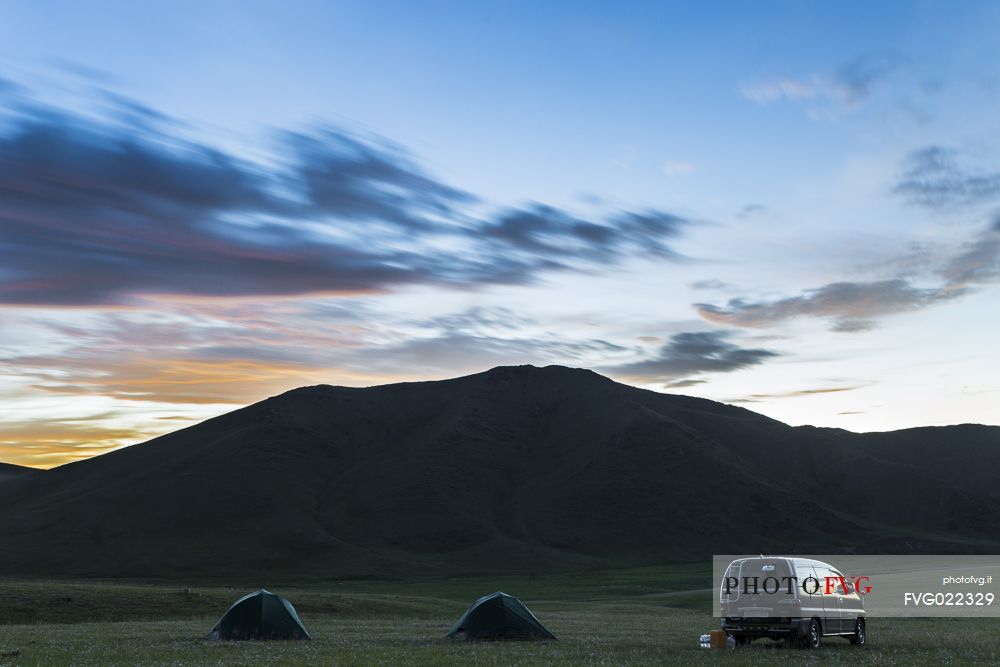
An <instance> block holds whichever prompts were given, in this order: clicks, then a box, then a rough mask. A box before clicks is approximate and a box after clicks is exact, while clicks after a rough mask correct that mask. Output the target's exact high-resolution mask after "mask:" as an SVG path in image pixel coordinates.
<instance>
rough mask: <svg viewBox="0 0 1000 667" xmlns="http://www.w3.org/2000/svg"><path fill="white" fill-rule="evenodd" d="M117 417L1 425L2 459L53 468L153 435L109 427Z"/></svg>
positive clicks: (6, 461) (1, 423) (130, 429)
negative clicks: (108, 423) (110, 421)
mask: <svg viewBox="0 0 1000 667" xmlns="http://www.w3.org/2000/svg"><path fill="white" fill-rule="evenodd" d="M113 416H114V415H107V414H99V415H93V416H90V417H83V418H74V419H52V418H50V419H45V420H44V421H39V420H30V421H4V422H0V460H2V461H4V462H5V463H14V464H17V465H25V466H34V467H38V468H51V467H53V466H57V465H61V464H63V463H69V462H71V461H78V460H81V459H87V458H90V457H92V456H97V455H98V454H104V453H105V452H108V451H111V450H112V449H117V448H119V447H122V446H124V445H130V444H133V443H135V442H140V441H142V440H145V439H146V438H148V437H149V436H150V435H151V434H152V432H151V431H149V430H144V429H135V428H130V427H124V426H123V427H115V426H109V425H107V423H106V422H107V420H108V419H109V418H111V417H113Z"/></svg>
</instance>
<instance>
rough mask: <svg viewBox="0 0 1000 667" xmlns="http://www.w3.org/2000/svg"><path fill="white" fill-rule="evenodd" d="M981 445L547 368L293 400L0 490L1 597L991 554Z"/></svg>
mask: <svg viewBox="0 0 1000 667" xmlns="http://www.w3.org/2000/svg"><path fill="white" fill-rule="evenodd" d="M998 466H1000V427H987V426H974V425H964V426H955V427H945V428H926V429H911V430H906V431H898V432H893V433H885V434H863V435H858V434H853V433H850V432H846V431H840V430H836V429H817V428H811V427H800V428H793V427H790V426H787V425H785V424H782V423H780V422H777V421H775V420H772V419H769V418H767V417H764V416H762V415H758V414H755V413H753V412H750V411H748V410H745V409H742V408H738V407H733V406H728V405H722V404H719V403H714V402H712V401H708V400H704V399H697V398H690V397H684V396H675V395H667V394H659V393H655V392H649V391H644V390H640V389H636V388H633V387H629V386H626V385H622V384H618V383H615V382H613V381H611V380H609V379H608V378H605V377H602V376H600V375H597V374H595V373H593V372H590V371H586V370H579V369H569V368H564V367H559V366H549V367H546V368H535V367H532V366H521V367H501V368H495V369H493V370H491V371H487V372H485V373H479V374H476V375H470V376H467V377H461V378H456V379H452V380H445V381H440V382H419V383H404V384H396V385H386V386H381V387H371V388H365V389H354V388H345V387H330V386H316V387H305V388H301V389H296V390H293V391H290V392H287V393H285V394H282V395H280V396H276V397H274V398H270V399H268V400H266V401H262V402H260V403H257V404H254V405H251V406H248V407H246V408H243V409H241V410H237V411H235V412H231V413H229V414H226V415H223V416H221V417H217V418H215V419H211V420H208V421H206V422H204V423H202V424H199V425H196V426H193V427H190V428H187V429H183V430H181V431H177V432H175V433H172V434H169V435H165V436H162V437H160V438H156V439H154V440H151V441H149V442H147V443H144V444H141V445H137V446H134V447H129V448H126V449H123V450H119V451H116V452H112V453H110V454H106V455H104V456H100V457H97V458H94V459H90V460H87V461H82V462H78V463H73V464H69V465H66V466H62V467H60V468H56V469H54V470H52V471H49V472H48V473H46V474H44V475H32V476H30V477H27V478H23V479H18V480H13V481H10V482H7V483H4V484H3V485H2V487H0V508H2V509H0V534H3V535H4V536H5V539H4V540H2V541H0V566H2V567H3V570H4V572H6V573H9V574H59V575H71V574H94V575H128V576H155V577H171V576H197V575H199V574H209V573H215V574H219V573H223V574H224V573H230V574H233V575H239V574H241V573H246V572H255V571H261V570H264V571H271V572H273V571H282V572H289V573H293V574H295V573H301V574H307V573H313V574H316V573H323V574H324V575H326V576H329V577H339V576H352V575H365V574H376V575H393V574H400V573H403V572H413V571H427V572H441V571H461V572H467V571H483V570H489V569H492V568H503V569H506V570H531V571H535V570H543V569H547V568H556V567H579V566H587V565H601V564H617V563H623V564H624V563H640V562H650V561H662V560H682V559H696V558H704V557H706V556H709V555H711V554H712V553H730V552H734V551H753V552H766V551H791V550H794V551H798V552H808V551H814V552H818V551H831V550H852V549H854V548H857V549H859V550H867V551H890V550H892V551H900V550H905V551H933V552H938V553H940V552H945V551H952V550H955V551H965V552H968V551H988V552H992V553H995V552H996V549H997V548H998V546H1000V504H998V503H997V500H998V499H1000V498H998V495H1000V494H998V493H997V491H996V490H995V485H994V483H993V479H994V478H995V477H994V475H992V474H991V471H995V470H997V469H998Z"/></svg>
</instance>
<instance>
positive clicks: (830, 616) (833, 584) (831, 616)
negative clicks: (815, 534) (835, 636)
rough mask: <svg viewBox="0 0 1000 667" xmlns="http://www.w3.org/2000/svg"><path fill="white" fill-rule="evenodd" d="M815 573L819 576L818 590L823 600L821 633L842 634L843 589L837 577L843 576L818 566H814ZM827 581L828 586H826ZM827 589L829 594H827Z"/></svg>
mask: <svg viewBox="0 0 1000 667" xmlns="http://www.w3.org/2000/svg"><path fill="white" fill-rule="evenodd" d="M816 573H817V574H818V575H819V583H820V589H819V590H820V593H822V598H823V616H824V621H823V632H829V633H837V632H844V629H843V622H842V619H843V614H842V613H841V607H843V606H844V588H843V587H842V586H841V585H840V581H839V577H842V576H843V575H842V574H840V573H839V572H837V571H835V570H831V569H830V568H828V567H822V566H819V565H817V566H816ZM828 581H829V586H828V585H827V582H828ZM828 589H829V591H830V592H829V593H827V590H828Z"/></svg>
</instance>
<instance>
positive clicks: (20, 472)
mask: <svg viewBox="0 0 1000 667" xmlns="http://www.w3.org/2000/svg"><path fill="white" fill-rule="evenodd" d="M38 472H39V471H38V470H36V469H34V468H26V467H25V466H16V465H11V464H10V463H0V482H6V481H7V480H9V479H18V478H19V477H23V476H25V475H33V474H36V473H38Z"/></svg>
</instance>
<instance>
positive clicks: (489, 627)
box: [448, 591, 556, 639]
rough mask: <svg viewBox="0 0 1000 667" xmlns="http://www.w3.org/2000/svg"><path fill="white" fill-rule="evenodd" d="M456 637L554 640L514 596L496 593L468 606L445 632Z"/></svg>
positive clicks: (553, 636)
mask: <svg viewBox="0 0 1000 667" xmlns="http://www.w3.org/2000/svg"><path fill="white" fill-rule="evenodd" d="M448 636H449V637H452V638H455V639H555V638H556V637H555V635H553V634H552V633H551V632H549V631H548V630H546V629H545V627H544V626H543V625H542V624H541V623H539V622H538V619H537V618H535V615H534V614H532V613H531V611H530V610H529V609H528V608H527V607H525V606H524V604H523V603H522V602H521V601H520V600H518V599H517V598H516V597H513V596H511V595H507V594H506V593H501V592H499V591H498V592H496V593H493V594H492V595H485V596H483V597H481V598H479V599H478V600H476V601H475V602H474V603H472V606H471V607H469V609H468V611H466V612H465V613H464V614H463V615H462V618H460V619H458V623H456V624H455V627H453V628H452V629H451V632H449V633H448Z"/></svg>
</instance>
